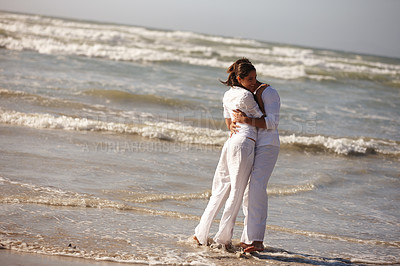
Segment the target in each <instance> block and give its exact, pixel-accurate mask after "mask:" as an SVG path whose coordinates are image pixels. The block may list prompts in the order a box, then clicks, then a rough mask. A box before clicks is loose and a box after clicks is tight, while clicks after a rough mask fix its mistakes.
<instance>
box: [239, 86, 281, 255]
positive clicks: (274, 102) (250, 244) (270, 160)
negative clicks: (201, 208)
mask: <svg viewBox="0 0 400 266" xmlns="http://www.w3.org/2000/svg"><path fill="white" fill-rule="evenodd" d="M256 98H257V102H258V103H259V105H260V107H261V109H262V111H263V112H264V113H265V115H266V116H265V117H264V118H252V117H248V116H247V115H246V113H245V112H240V111H235V113H234V117H235V118H234V121H236V122H238V123H239V124H240V125H241V124H242V123H245V124H249V125H253V126H255V127H257V128H258V134H257V141H256V146H255V158H254V166H253V171H252V173H251V176H250V180H249V186H248V188H247V189H246V192H245V195H244V198H243V213H244V215H245V220H244V229H243V233H242V237H241V246H242V247H243V248H244V251H245V252H251V251H263V250H264V245H263V241H264V234H265V228H266V221H267V214H268V194H267V184H268V181H269V178H270V177H271V174H272V171H273V169H274V167H275V163H276V161H277V159H278V154H279V147H280V141H279V134H278V124H279V111H280V97H279V94H278V92H277V91H276V90H275V89H274V88H272V87H271V86H269V85H268V84H262V85H261V86H259V87H258V89H257V91H256ZM232 124H233V125H232V126H233V131H235V129H234V127H235V126H234V123H232ZM240 125H239V127H240Z"/></svg>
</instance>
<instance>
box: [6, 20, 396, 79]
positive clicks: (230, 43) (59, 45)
mask: <svg viewBox="0 0 400 266" xmlns="http://www.w3.org/2000/svg"><path fill="white" fill-rule="evenodd" d="M0 18H1V20H0V47H3V48H6V49H10V50H19V51H21V50H31V51H36V52H38V53H43V54H66V55H78V56H86V57H99V58H106V59H110V60H117V61H137V62H179V63H184V64H190V65H197V66H208V67H217V68H227V67H228V66H229V65H230V63H231V62H232V58H237V57H242V56H246V57H249V58H254V63H255V66H256V68H257V71H258V72H259V73H260V74H261V75H264V76H268V77H273V78H277V79H284V80H290V79H303V78H307V79H313V80H337V79H343V78H350V79H367V80H381V81H383V82H385V83H393V82H396V81H398V76H399V75H400V66H399V65H397V64H392V63H390V62H388V63H377V62H373V61H369V60H368V58H363V57H362V56H350V55H347V54H341V53H335V52H332V51H330V52H327V51H317V50H312V49H306V48H300V47H294V46H284V45H281V46H279V45H272V44H269V43H265V42H260V41H255V40H246V39H241V38H228V37H219V36H211V35H205V34H198V33H192V32H182V31H165V30H154V29H146V28H143V27H135V26H123V25H112V24H99V23H90V22H81V21H79V22H78V21H72V20H65V19H54V18H47V17H41V16H31V15H17V14H9V13H0ZM265 62H268V63H265Z"/></svg>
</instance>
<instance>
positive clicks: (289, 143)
mask: <svg viewBox="0 0 400 266" xmlns="http://www.w3.org/2000/svg"><path fill="white" fill-rule="evenodd" d="M142 122H143V123H142V124H139V123H118V122H107V121H100V120H92V119H88V118H79V117H71V116H66V115H61V116H55V115H51V114H46V113H45V114H40V113H22V112H16V111H9V110H4V109H2V108H0V123H5V124H11V125H16V126H27V127H31V128H37V129H60V130H74V131H94V132H96V131H97V132H110V133H116V134H135V135H139V136H142V137H147V138H150V139H158V140H166V141H174V142H181V143H187V144H200V145H216V146H222V145H223V144H224V142H225V141H226V139H227V137H228V132H226V131H224V130H221V129H211V128H206V127H195V126H191V125H187V124H184V123H181V122H177V121H171V120H169V121H142ZM210 124H211V123H210ZM281 144H282V145H283V146H284V147H293V148H297V149H299V148H300V149H304V150H309V151H316V152H318V151H325V152H330V153H335V154H339V155H369V154H383V155H393V156H398V155H399V154H400V145H399V143H398V142H397V141H394V140H382V139H367V138H357V139H352V138H332V137H327V136H320V135H319V136H296V135H295V134H293V135H289V136H281Z"/></svg>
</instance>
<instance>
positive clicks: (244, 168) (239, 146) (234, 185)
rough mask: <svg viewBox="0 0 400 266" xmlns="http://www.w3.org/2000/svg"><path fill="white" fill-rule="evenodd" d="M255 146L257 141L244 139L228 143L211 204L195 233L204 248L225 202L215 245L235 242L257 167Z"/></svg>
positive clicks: (216, 177)
mask: <svg viewBox="0 0 400 266" xmlns="http://www.w3.org/2000/svg"><path fill="white" fill-rule="evenodd" d="M254 146H255V142H254V141H253V140H250V139H248V138H246V137H243V136H235V135H234V136H233V137H232V138H230V139H229V140H228V141H226V142H225V144H224V147H223V148H222V151H221V156H220V159H219V162H218V166H217V169H216V170H215V174H214V180H213V184H212V192H211V198H210V201H209V202H208V205H207V207H206V209H205V210H204V213H203V215H202V216H201V219H200V223H199V224H198V225H197V227H196V229H195V236H196V237H197V239H198V240H199V242H200V244H203V245H204V244H207V239H208V234H209V231H210V227H211V224H212V222H213V220H214V218H215V216H216V215H217V213H218V212H219V210H220V209H221V207H222V206H223V204H224V203H225V202H226V204H225V208H224V212H223V214H222V217H221V221H220V224H219V230H218V232H217V234H216V235H215V237H214V241H215V242H216V243H220V244H224V245H227V244H229V243H230V242H231V238H232V235H233V227H234V225H235V221H236V217H237V214H238V212H239V209H240V205H241V203H242V199H243V194H244V191H245V189H246V186H247V184H248V181H249V176H250V172H251V169H252V166H253V161H254Z"/></svg>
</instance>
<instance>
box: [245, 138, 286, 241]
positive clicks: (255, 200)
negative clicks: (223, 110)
mask: <svg viewBox="0 0 400 266" xmlns="http://www.w3.org/2000/svg"><path fill="white" fill-rule="evenodd" d="M278 154H279V147H276V146H272V145H266V146H260V147H256V148H255V158H254V166H253V171H252V172H251V176H250V180H249V185H248V187H247V189H246V191H245V194H244V197H243V214H244V215H245V219H244V228H243V233H242V238H241V242H243V243H246V244H251V243H252V242H253V241H264V234H265V227H266V223H267V215H268V194H267V184H268V181H269V178H270V177H271V174H272V171H273V170H274V167H275V164H276V161H277V159H278Z"/></svg>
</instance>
